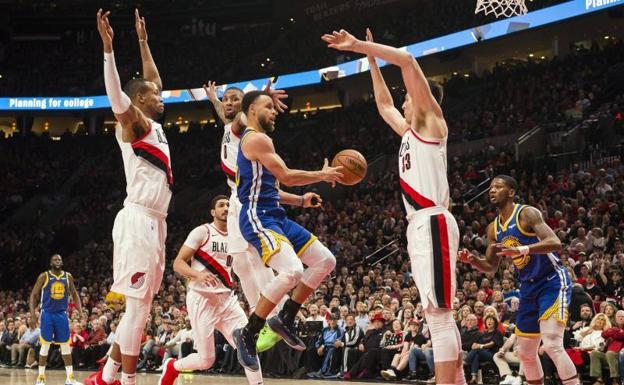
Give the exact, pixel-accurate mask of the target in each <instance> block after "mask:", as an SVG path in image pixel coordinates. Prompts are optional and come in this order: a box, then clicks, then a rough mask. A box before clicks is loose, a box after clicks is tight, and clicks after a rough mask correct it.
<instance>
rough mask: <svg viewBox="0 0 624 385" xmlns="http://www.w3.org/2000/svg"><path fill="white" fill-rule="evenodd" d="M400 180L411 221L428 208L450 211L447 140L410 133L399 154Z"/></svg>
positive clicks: (406, 133)
mask: <svg viewBox="0 0 624 385" xmlns="http://www.w3.org/2000/svg"><path fill="white" fill-rule="evenodd" d="M399 178H400V180H399V183H400V184H401V192H402V194H403V203H404V204H405V211H407V217H408V219H409V218H410V217H411V216H413V214H415V213H416V212H417V211H418V210H421V209H424V208H428V207H435V206H441V207H444V208H448V205H449V185H448V179H447V177H446V138H444V139H442V140H439V139H429V138H423V137H421V136H420V135H418V133H416V132H415V131H413V130H412V129H408V130H406V131H405V133H404V134H403V139H402V140H401V147H400V150H399Z"/></svg>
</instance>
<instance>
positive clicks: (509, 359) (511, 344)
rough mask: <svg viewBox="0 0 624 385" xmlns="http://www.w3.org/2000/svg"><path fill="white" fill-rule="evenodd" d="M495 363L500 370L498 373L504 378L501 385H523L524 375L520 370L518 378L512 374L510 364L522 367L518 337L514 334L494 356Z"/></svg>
mask: <svg viewBox="0 0 624 385" xmlns="http://www.w3.org/2000/svg"><path fill="white" fill-rule="evenodd" d="M493 359H494V363H495V364H496V367H497V368H498V373H499V375H500V376H501V378H503V381H502V382H501V383H500V384H501V385H522V378H520V376H521V375H522V373H521V372H520V370H521V369H522V367H520V369H519V370H518V376H514V375H513V374H512V373H511V368H510V367H509V364H514V365H520V357H519V356H518V337H517V336H516V334H515V333H514V334H512V335H511V336H509V338H507V341H505V343H504V344H503V346H501V348H500V349H499V351H498V352H496V354H494V358H493Z"/></svg>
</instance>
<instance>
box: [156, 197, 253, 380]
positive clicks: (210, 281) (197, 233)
mask: <svg viewBox="0 0 624 385" xmlns="http://www.w3.org/2000/svg"><path fill="white" fill-rule="evenodd" d="M228 201H229V199H228V197H226V196H225V195H219V196H217V197H215V198H214V199H213V200H212V203H211V205H210V215H211V216H212V217H213V219H214V221H213V222H212V223H206V224H203V225H201V226H198V227H196V228H195V229H193V231H191V233H190V234H189V235H188V237H187V238H186V241H185V242H184V245H183V246H182V247H181V248H180V251H179V252H178V256H177V257H176V259H175V261H174V262H173V270H174V271H175V272H176V273H178V274H181V275H183V276H185V277H187V278H189V279H190V281H189V283H188V293H187V296H186V307H187V309H188V313H189V319H190V320H191V331H192V333H193V341H194V344H195V350H197V353H193V354H190V355H188V356H186V357H184V358H182V359H180V360H175V359H173V358H170V359H168V360H167V361H165V362H164V365H163V366H164V370H163V373H162V376H161V378H160V381H159V385H173V384H174V383H175V380H176V378H177V377H178V375H179V374H180V371H183V370H205V369H208V368H210V367H211V366H212V365H213V363H214V360H215V342H214V331H215V329H216V330H218V331H220V332H221V334H223V336H224V337H225V338H226V339H227V340H228V342H229V343H230V345H231V346H235V345H234V341H233V340H232V332H233V331H234V329H236V328H239V327H243V326H245V325H246V324H247V316H246V315H245V312H244V311H243V309H242V308H241V306H240V304H239V302H238V298H237V297H236V295H234V292H233V291H232V288H233V286H234V284H233V281H232V276H231V266H232V256H231V255H230V253H229V237H228V231H227V229H228V226H227V221H228V220H229V215H228V207H229V202H228ZM245 375H246V376H247V381H248V382H249V384H250V385H261V384H262V372H261V371H256V372H252V371H250V370H247V369H245Z"/></svg>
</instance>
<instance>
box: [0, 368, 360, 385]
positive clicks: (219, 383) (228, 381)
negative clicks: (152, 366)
mask: <svg viewBox="0 0 624 385" xmlns="http://www.w3.org/2000/svg"><path fill="white" fill-rule="evenodd" d="M75 373H76V380H78V381H80V382H83V380H84V379H85V378H86V377H87V376H88V375H89V374H90V373H91V372H82V371H80V372H75ZM159 377H160V375H159V374H154V373H139V374H138V375H137V383H136V384H137V385H157V384H158V378H159ZM46 379H47V385H64V384H65V371H64V370H47V371H46ZM36 380H37V370H36V369H6V368H0V385H34V384H35V381H36ZM300 381H302V380H295V379H292V378H290V379H279V380H278V379H273V378H267V379H265V380H264V384H265V385H287V384H294V383H296V382H300ZM235 384H236V385H238V384H240V385H246V384H247V380H246V379H245V377H243V376H240V377H238V376H221V375H201V374H195V375H193V374H186V375H184V374H181V375H180V377H178V382H177V385H235ZM305 384H306V385H320V384H325V385H328V384H332V385H341V384H345V385H346V384H350V385H358V384H360V385H362V384H364V382H354V381H349V382H345V381H337V380H327V381H323V380H307V379H306V380H305ZM368 384H370V382H369V383H368Z"/></svg>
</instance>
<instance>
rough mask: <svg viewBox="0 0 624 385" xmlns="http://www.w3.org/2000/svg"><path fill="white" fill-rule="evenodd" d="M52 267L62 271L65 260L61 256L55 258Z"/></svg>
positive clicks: (51, 263) (51, 262)
mask: <svg viewBox="0 0 624 385" xmlns="http://www.w3.org/2000/svg"><path fill="white" fill-rule="evenodd" d="M50 266H52V268H53V269H60V268H61V267H63V259H62V258H61V256H60V255H55V256H53V257H52V260H51V261H50Z"/></svg>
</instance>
